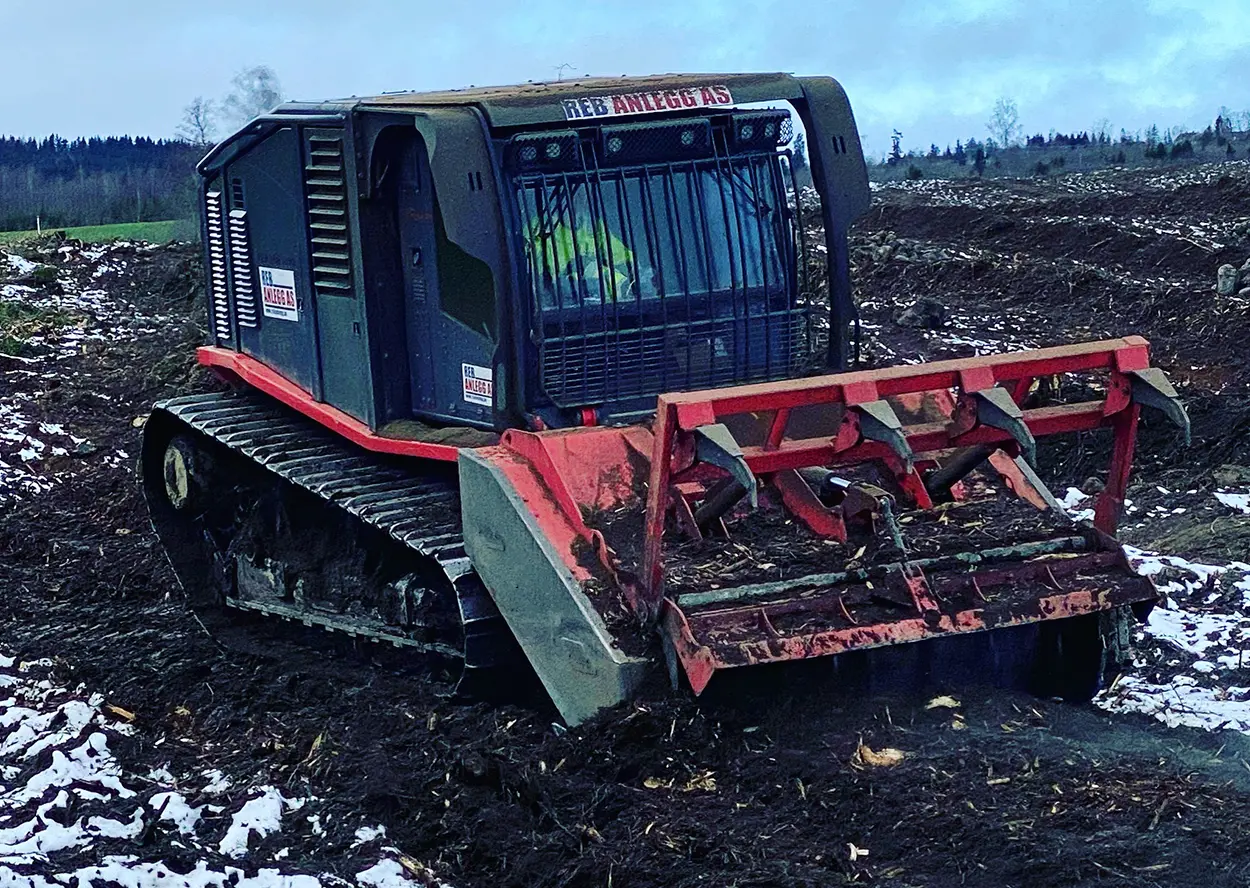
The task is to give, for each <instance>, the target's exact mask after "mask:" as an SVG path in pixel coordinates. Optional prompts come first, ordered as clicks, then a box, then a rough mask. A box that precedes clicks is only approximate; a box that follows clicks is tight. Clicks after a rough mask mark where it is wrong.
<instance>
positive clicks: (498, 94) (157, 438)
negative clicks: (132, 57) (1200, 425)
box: [142, 74, 1188, 723]
mask: <svg viewBox="0 0 1250 888" xmlns="http://www.w3.org/2000/svg"><path fill="white" fill-rule="evenodd" d="M799 134H801V135H802V136H803V142H804V143H805V146H806V150H805V151H797V150H796V144H797V143H798V138H797V137H798V135H799ZM199 172H200V175H201V190H200V201H201V209H202V234H203V244H204V253H205V262H206V269H207V291H208V310H209V328H210V335H211V343H210V344H208V345H206V346H204V347H203V348H201V349H199V352H198V359H199V361H200V363H201V364H203V365H205V366H207V367H209V368H211V369H212V370H213V371H214V372H215V373H216V374H217V375H218V376H220V377H221V378H222V379H223V380H225V381H227V382H228V383H230V385H229V386H228V387H226V386H223V387H221V388H223V389H225V390H222V391H215V392H211V393H207V394H198V395H190V396H186V397H179V398H175V399H173V400H170V401H166V402H164V403H161V404H158V405H157V406H156V408H155V410H154V412H153V414H152V416H151V417H150V419H149V421H148V423H147V425H146V427H145V439H144V449H143V457H142V459H143V474H144V483H145V489H146V495H147V499H148V502H149V507H150V510H151V514H152V518H153V522H154V525H155V526H156V528H157V530H158V532H159V534H160V535H161V537H162V541H163V543H164V545H165V548H166V550H167V552H168V554H169V557H170V560H171V561H172V563H173V565H174V567H175V570H176V572H177V574H178V577H179V579H180V581H181V583H182V585H183V586H184V588H185V590H186V592H187V595H188V597H189V599H190V600H191V602H192V603H193V604H194V605H195V606H196V607H205V608H232V609H236V610H241V611H251V612H257V613H260V614H265V615H270V616H271V617H277V618H283V619H287V620H291V621H298V622H300V623H303V624H306V625H310V626H314V627H321V628H324V629H327V630H338V631H341V632H345V633H348V634H349V635H351V636H354V637H356V638H357V639H361V640H364V641H368V642H376V643H379V644H382V643H385V644H389V645H394V646H398V647H400V648H406V649H410V650H412V651H414V652H419V653H423V654H433V655H437V656H438V657H441V658H443V659H445V660H447V661H449V662H453V663H455V664H457V666H456V668H457V669H458V670H459V673H460V674H461V678H460V682H461V684H462V685H463V686H465V687H466V688H468V687H470V686H477V687H488V686H490V685H491V683H492V682H495V681H497V680H500V679H501V677H506V676H507V675H508V674H509V673H511V672H515V671H516V670H517V668H518V662H519V661H518V659H517V658H518V657H521V658H524V660H525V661H528V663H529V665H530V666H531V667H532V669H533V672H534V673H535V674H536V675H537V676H538V678H539V679H540V680H541V682H542V685H543V687H544V688H545V689H546V691H547V693H548V694H549V695H550V697H551V700H552V701H553V702H554V704H555V706H556V707H557V708H558V710H559V712H560V714H561V716H562V717H563V718H564V719H565V720H566V721H567V722H569V723H578V722H581V721H583V720H585V719H587V718H589V717H591V716H593V715H594V714H595V713H596V712H599V711H601V710H602V709H604V708H606V707H610V706H613V705H615V704H618V703H620V702H621V701H623V700H626V699H628V698H629V697H630V696H631V694H632V693H634V692H635V691H636V689H637V688H638V687H639V686H640V683H641V682H643V681H644V679H645V677H646V676H647V673H648V671H649V670H653V669H657V670H662V669H664V668H665V665H667V669H668V672H669V674H670V677H671V678H672V679H673V681H674V682H675V683H685V684H687V685H688V686H689V688H690V689H692V690H693V692H694V693H696V694H698V693H701V692H702V691H703V690H704V689H705V688H706V687H707V685H708V683H709V682H710V681H711V680H713V678H714V677H715V676H717V675H718V674H720V673H722V672H725V671H727V670H740V669H742V667H748V666H755V665H761V664H770V663H783V662H787V661H795V660H807V659H811V658H822V657H823V658H832V661H829V662H831V663H834V664H836V663H837V662H839V661H840V660H842V659H843V658H845V657H846V656H848V655H849V656H852V657H854V656H859V654H858V652H861V651H868V650H870V649H876V648H886V647H889V646H901V645H908V644H912V643H921V644H931V643H934V642H940V640H941V639H953V638H971V637H976V638H980V639H989V640H993V641H994V643H995V644H997V645H998V646H999V647H1000V648H1001V647H1003V646H1006V647H1009V648H1011V649H1012V651H1013V653H1014V654H1016V655H1018V657H1019V656H1023V657H1024V658H1025V659H1027V661H1028V663H1029V670H1028V671H1029V674H1030V676H1031V680H1032V681H1033V682H1034V684H1035V686H1036V687H1037V688H1039V689H1040V690H1042V692H1044V693H1054V694H1058V695H1061V696H1068V697H1077V698H1079V697H1088V696H1090V695H1092V694H1093V693H1095V692H1096V690H1097V689H1098V688H1099V686H1100V683H1101V682H1102V681H1103V680H1104V678H1105V676H1106V675H1107V674H1109V671H1110V670H1112V669H1114V667H1115V666H1116V664H1117V662H1118V661H1119V660H1120V659H1121V658H1122V657H1123V655H1124V647H1125V643H1126V635H1127V625H1128V620H1129V619H1130V618H1131V616H1132V614H1133V613H1134V611H1135V612H1136V613H1137V615H1138V616H1141V614H1142V613H1144V612H1145V611H1147V610H1148V609H1149V607H1150V606H1151V604H1152V603H1153V602H1154V600H1155V592H1154V590H1153V588H1152V587H1151V585H1150V583H1149V582H1148V581H1147V580H1145V579H1142V578H1139V577H1137V576H1135V575H1134V574H1133V572H1132V571H1131V570H1130V568H1129V565H1128V562H1127V560H1126V557H1125V553H1124V551H1123V549H1122V547H1121V546H1120V545H1119V544H1118V543H1117V542H1116V540H1115V539H1114V537H1113V534H1114V532H1115V528H1116V522H1117V519H1118V517H1119V516H1120V513H1121V511H1122V509H1123V506H1124V495H1125V488H1126V485H1127V483H1128V479H1129V472H1130V467H1131V463H1132V457H1133V448H1134V442H1135V436H1136V432H1137V424H1138V417H1139V413H1140V411H1141V409H1142V408H1143V407H1144V408H1148V409H1151V410H1157V411H1161V412H1162V413H1163V414H1164V415H1166V416H1167V417H1169V418H1171V419H1172V420H1173V421H1175V422H1176V423H1177V424H1179V425H1180V426H1182V427H1183V428H1184V429H1186V431H1187V429H1188V420H1187V418H1186V415H1185V412H1184V410H1183V408H1182V407H1181V405H1180V404H1179V402H1178V400H1177V397H1176V392H1175V390H1174V389H1173V388H1172V386H1171V385H1170V384H1169V383H1168V382H1167V380H1166V379H1165V378H1164V376H1163V374H1162V373H1161V372H1160V371H1159V370H1158V369H1156V368H1153V367H1152V366H1151V364H1150V351H1149V346H1148V344H1147V343H1146V342H1145V340H1143V339H1140V338H1136V337H1128V338H1122V339H1114V340H1110V341H1103V342H1091V343H1085V344H1079V345H1068V346H1062V347H1055V348H1043V349H1037V350H1031V351H1021V352H1014V353H1006V354H998V355H991V356H980V357H970V358H965V359H958V360H948V361H940V362H928V363H915V364H908V365H901V366H890V367H884V368H877V369H862V368H861V367H860V366H859V361H858V330H859V325H858V321H857V314H856V307H855V305H854V302H853V300H852V291H851V280H850V272H849V261H848V228H849V226H850V225H851V224H852V223H853V222H854V221H855V220H856V218H857V217H859V216H861V215H862V214H863V213H864V212H865V211H866V210H867V209H868V207H869V204H870V199H871V198H870V190H869V186H868V179H867V173H866V167H865V162H864V156H863V151H862V149H861V146H860V139H859V134H858V132H857V129H856V125H855V121H854V118H853V116H852V113H851V108H850V105H849V103H848V101H847V97H846V94H845V92H844V91H843V90H842V88H841V87H840V86H839V85H838V83H837V82H835V81H834V80H832V79H830V78H825V77H793V76H790V75H786V74H739V75H724V74H718V75H690V76H676V75H666V76H659V77H644V78H618V79H581V80H576V81H568V82H561V83H547V84H527V85H524V86H515V87H503V88H485V89H468V90H462V91H447V92H427V93H413V92H404V93H394V94H386V95H381V96H377V97H373V98H353V99H350V100H343V101H331V102H324V103H317V104H300V103H288V104H284V105H282V106H280V107H279V108H277V109H276V110H274V111H273V112H272V113H270V114H267V115H265V116H262V117H260V118H257V119H256V120H253V121H252V122H251V123H249V124H248V125H247V126H245V127H244V128H243V129H242V130H241V131H239V132H238V133H236V134H235V135H233V136H231V137H230V138H228V139H227V140H225V141H224V142H222V143H221V144H219V145H217V146H216V147H214V148H213V149H212V151H211V152H210V153H209V155H208V156H207V157H205V158H204V160H203V161H202V162H201V164H200V165H199ZM1065 393H1066V394H1068V395H1070V397H1065ZM1099 429H1104V430H1106V434H1107V435H1108V437H1109V447H1108V448H1107V450H1108V451H1109V453H1110V466H1109V468H1108V470H1107V473H1106V476H1105V481H1104V486H1103V489H1102V490H1101V492H1100V493H1099V494H1098V495H1097V504H1096V507H1095V509H1094V510H1093V517H1092V520H1074V519H1073V518H1071V517H1069V515H1068V513H1067V512H1066V511H1065V510H1064V508H1063V507H1062V505H1061V504H1060V503H1059V502H1057V501H1056V499H1055V497H1054V496H1053V495H1052V494H1051V492H1050V491H1049V490H1048V489H1047V487H1046V484H1045V483H1043V481H1042V480H1041V478H1040V477H1039V475H1038V473H1037V471H1036V470H1035V466H1034V461H1035V458H1036V451H1037V440H1038V439H1039V438H1042V437H1043V436H1048V435H1056V434H1060V433H1075V432H1092V431H1094V430H1099ZM835 672H836V670H831V672H830V675H831V676H833V675H835ZM830 680H831V681H832V680H836V679H834V678H831V679H830Z"/></svg>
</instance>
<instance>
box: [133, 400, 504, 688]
mask: <svg viewBox="0 0 1250 888" xmlns="http://www.w3.org/2000/svg"><path fill="white" fill-rule="evenodd" d="M156 409H157V410H161V411H164V412H166V413H168V414H170V415H171V416H173V417H175V418H176V419H178V420H180V421H181V422H183V423H185V424H186V425H187V426H189V427H191V428H193V429H195V430H196V431H198V432H200V433H201V434H203V435H206V436H208V437H210V438H212V439H213V440H215V441H217V442H218V443H220V444H222V445H224V446H225V447H228V448H229V449H231V450H233V451H235V452H236V453H238V454H240V455H241V456H243V457H245V458H246V459H247V460H248V461H250V462H252V463H253V464H255V465H258V466H261V467H263V468H265V469H266V470H268V471H270V472H273V473H274V474H275V475H277V476H279V477H281V478H283V479H284V480H286V481H289V482H291V483H292V484H295V485H298V486H299V487H302V488H303V489H305V490H307V491H309V492H310V493H312V494H314V495H315V496H317V497H319V498H320V499H322V500H324V501H325V502H327V503H330V504H332V505H335V506H337V507H339V508H341V509H344V510H345V511H347V512H348V513H349V514H351V515H353V516H355V517H356V518H357V519H359V520H360V521H363V522H365V523H366V524H369V525H371V526H373V527H375V528H377V529H379V530H381V531H384V532H385V533H386V534H388V535H389V536H390V537H392V538H393V539H395V540H397V541H398V542H400V543H402V544H403V545H405V546H407V547H408V548H409V549H412V550H413V551H414V552H417V553H419V554H420V555H422V556H424V557H426V558H428V559H430V560H432V561H434V562H435V563H437V564H438V565H439V566H440V567H441V568H442V570H443V573H444V575H445V576H446V578H447V582H448V584H449V585H450V586H451V588H452V589H453V590H454V591H455V594H456V599H457V603H458V606H459V608H460V616H461V619H462V621H463V624H464V650H463V651H457V650H454V649H451V648H449V647H447V646H446V645H441V644H434V645H430V644H424V643H421V642H418V641H415V640H414V639H411V638H408V637H406V636H404V635H402V634H399V633H397V632H394V631H391V632H388V631H387V629H388V628H389V627H385V626H379V625H356V624H352V623H351V622H350V621H349V620H347V619H342V620H340V619H335V618H329V617H324V616H322V615H319V614H316V613H308V612H302V611H300V612H293V613H292V612H287V611H285V610H284V609H275V608H270V607H266V606H264V605H258V604H257V603H254V602H241V601H237V600H235V599H230V603H231V604H232V605H233V606H236V607H244V608H247V609H253V610H262V611H265V612H269V613H276V614H278V615H279V616H284V617H289V618H291V619H297V620H301V621H303V622H305V623H311V624H316V625H320V626H323V627H325V628H327V629H330V630H337V631H342V632H346V633H347V634H350V635H365V636H370V637H374V638H377V639H380V640H385V641H389V642H391V643H393V644H396V645H402V646H409V647H416V648H420V649H424V650H430V651H433V652H436V653H442V654H453V655H456V656H463V658H464V669H465V671H466V673H468V672H469V671H471V670H479V669H489V668H492V667H494V666H497V665H502V664H503V663H505V662H506V660H507V655H508V650H509V648H510V647H511V644H512V641H511V633H510V631H509V630H508V627H507V624H506V623H504V620H503V618H502V617H501V616H500V614H499V611H498V609H497V608H496V607H495V604H494V601H493V600H492V599H491V597H490V593H489V592H487V590H486V587H485V586H483V585H482V581H481V580H480V579H479V578H478V576H477V573H476V572H475V571H474V570H473V565H472V563H471V562H470V560H469V558H468V556H467V555H466V554H465V551H464V536H463V531H462V529H461V524H460V491H459V488H458V485H457V484H456V483H455V482H454V481H453V480H447V479H444V478H439V477H430V476H422V474H421V473H420V471H419V465H420V464H419V463H415V462H413V463H410V464H409V465H403V464H402V463H397V462H392V461H387V458H386V457H381V456H379V455H377V454H373V453H370V452H369V451H367V450H365V449H363V448H361V447H358V446H356V445H355V444H352V443H351V442H350V441H345V440H344V439H342V438H340V437H338V436H337V435H334V434H333V433H331V432H329V431H327V430H326V429H324V428H323V427H322V426H320V425H318V424H317V423H315V422H313V421H312V420H310V419H308V418H307V417H304V416H302V415H301V414H299V413H296V412H295V411H293V410H289V409H287V408H286V407H284V406H282V405H280V404H276V403H274V402H273V401H271V400H269V399H267V398H265V397H264V396H263V395H257V394H254V393H247V392H225V393H212V394H204V395H190V396H186V397H181V398H174V399H171V400H168V401H163V402H161V403H159V404H157V405H156ZM410 466H411V467H410Z"/></svg>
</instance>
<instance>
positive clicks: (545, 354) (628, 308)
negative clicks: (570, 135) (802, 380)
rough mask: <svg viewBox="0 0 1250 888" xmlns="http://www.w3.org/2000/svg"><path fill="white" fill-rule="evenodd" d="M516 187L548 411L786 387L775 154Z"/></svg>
mask: <svg viewBox="0 0 1250 888" xmlns="http://www.w3.org/2000/svg"><path fill="white" fill-rule="evenodd" d="M589 153H590V152H589V151H588V152H587V154H589ZM588 159H589V158H588ZM514 181H515V184H516V199H517V205H518V206H517V209H518V213H519V216H520V220H521V230H522V236H523V238H524V241H525V254H526V264H527V268H528V272H529V285H530V294H531V298H532V305H533V311H534V324H535V333H536V340H537V344H538V348H539V362H540V371H541V379H542V386H543V389H544V391H545V392H546V394H547V396H548V397H550V398H551V400H552V401H553V402H554V403H555V404H557V405H559V406H561V407H575V406H581V405H586V404H596V403H604V402H622V401H628V400H629V399H631V398H639V397H642V396H648V395H653V394H658V393H660V392H664V391H671V390H678V389H696V388H710V387H715V386H722V385H731V384H736V383H744V382H754V381H762V380H769V379H782V378H788V377H790V376H792V375H794V369H795V367H796V366H797V365H798V364H800V363H801V362H802V361H803V359H804V358H805V357H806V342H807V326H806V315H805V312H804V311H803V310H802V309H800V308H798V307H797V306H796V298H795V293H796V289H797V284H796V257H795V252H796V244H795V235H794V231H793V228H792V215H791V209H790V207H789V206H788V204H787V189H786V187H785V185H786V180H785V178H784V176H783V171H782V167H781V163H780V161H779V156H778V154H777V153H776V152H775V151H767V152H757V153H753V154H739V155H733V156H718V157H710V158H707V159H706V160H695V161H687V162H682V163H666V164H646V165H636V166H623V167H611V168H600V169H589V170H585V169H583V170H576V171H568V172H542V173H532V174H527V175H521V176H518V177H516V179H515V180H514Z"/></svg>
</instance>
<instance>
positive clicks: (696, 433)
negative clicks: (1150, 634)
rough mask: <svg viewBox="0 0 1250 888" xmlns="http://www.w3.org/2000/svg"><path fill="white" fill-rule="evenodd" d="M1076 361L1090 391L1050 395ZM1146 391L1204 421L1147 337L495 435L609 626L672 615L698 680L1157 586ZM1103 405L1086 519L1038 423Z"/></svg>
mask: <svg viewBox="0 0 1250 888" xmlns="http://www.w3.org/2000/svg"><path fill="white" fill-rule="evenodd" d="M1055 380H1062V381H1063V385H1062V386H1061V387H1067V388H1076V389H1078V390H1079V391H1080V393H1081V395H1082V397H1083V398H1084V399H1083V400H1078V401H1075V402H1072V403H1054V402H1053V399H1051V398H1045V399H1044V398H1042V397H1041V393H1042V390H1043V389H1045V390H1047V391H1050V390H1051V389H1053V388H1054V385H1053V382H1054V381H1055ZM1043 401H1045V402H1046V403H1043ZM1142 407H1148V408H1151V409H1158V410H1161V411H1162V412H1163V413H1164V414H1165V415H1166V416H1168V417H1169V418H1171V419H1172V420H1173V421H1175V422H1177V423H1178V424H1179V425H1181V426H1182V428H1184V429H1185V430H1186V431H1187V427H1188V420H1187V418H1186V416H1185V413H1184V410H1183V408H1182V407H1181V406H1180V404H1179V402H1178V400H1177V397H1176V392H1175V391H1174V390H1173V389H1172V387H1171V385H1170V384H1169V383H1168V382H1167V380H1166V379H1165V378H1164V377H1163V375H1162V373H1160V372H1159V371H1158V370H1157V369H1154V368H1152V367H1150V366H1149V351H1148V346H1147V343H1146V341H1145V340H1143V339H1140V338H1138V337H1129V338H1125V339H1116V340H1109V341H1105V342H1096V343H1086V344H1082V345H1075V346H1065V347H1061V348H1049V349H1038V350H1033V351H1026V352H1018V353H1014V354H1004V355H995V356H988V357H976V358H968V359H961V360H954V361H943V362H935V363H927V364H916V365H910V366H895V367H888V368H884V369H880V370H872V371H859V372H852V373H842V374H836V375H829V376H821V377H812V378H808V379H800V380H793V381H789V382H779V383H767V384H762V385H754V386H741V387H736V388H726V389H714V390H708V391H701V392H686V393H679V394H669V395H663V396H661V397H660V399H659V404H658V409H657V413H656V418H655V421H654V424H653V426H652V428H651V429H650V430H649V431H648V430H646V429H641V428H628V429H615V428H585V429H569V430H561V431H558V432H544V433H527V432H509V433H506V434H505V435H504V438H503V441H502V444H501V447H500V448H498V451H499V455H498V456H497V457H488V458H490V459H498V460H499V461H500V465H504V464H505V463H506V464H507V465H508V466H509V468H508V470H507V471H509V472H511V473H512V475H513V482H514V484H516V485H519V487H518V489H520V488H524V489H525V491H527V492H524V493H523V494H522V499H523V500H524V502H525V506H526V507H527V509H528V510H529V511H530V513H531V514H532V515H533V516H534V519H535V520H534V522H533V525H534V528H535V532H536V533H540V534H541V535H543V536H544V537H545V538H546V539H547V540H548V541H549V543H550V544H551V549H550V551H552V552H554V553H556V554H557V555H558V556H559V558H560V560H561V562H562V564H561V569H562V570H567V571H568V572H569V574H570V575H571V576H572V577H574V578H575V582H576V583H579V584H581V588H582V590H583V591H585V590H593V592H592V594H587V595H586V598H587V600H588V601H590V602H591V603H592V604H593V606H594V608H595V609H596V611H597V612H598V614H599V616H600V617H601V618H603V621H604V622H603V625H605V626H609V625H610V626H612V631H613V632H614V633H616V634H617V635H618V636H619V635H620V633H621V624H622V619H621V616H622V614H626V615H630V614H632V616H633V618H634V619H635V620H636V622H637V623H641V624H642V625H643V626H651V627H655V628H656V629H657V630H658V631H659V632H660V635H661V638H662V639H663V642H664V644H665V646H666V647H667V649H668V652H669V654H670V658H671V660H672V661H674V662H675V663H679V664H680V666H681V668H682V669H683V670H684V672H685V674H686V676H687V678H688V679H689V682H690V685H691V687H692V688H693V689H694V690H695V692H696V693H697V692H700V691H702V690H703V688H704V687H706V685H707V683H708V682H709V681H710V679H711V678H712V676H713V675H714V674H715V673H716V672H717V671H719V670H723V669H729V668H736V667H739V666H743V665H752V664H760V663H770V662H779V661H786V660H795V659H806V658H810V657H818V656H827V655H834V654H839V653H843V652H846V651H852V650H858V649H865V648H872V647H880V646H883V645H891V644H899V643H905V642H912V641H919V640H922V639H927V638H933V637H938V636H944V635H954V634H959V633H969V632H976V631H982V630H989V629H995V628H999V627H1006V626H1015V625H1021V624H1026V623H1038V622H1041V621H1046V620H1054V619H1062V618H1065V617H1073V616H1078V615H1082V614H1089V613H1094V612H1098V611H1102V610H1108V609H1111V608H1116V607H1120V606H1123V605H1129V604H1140V603H1149V602H1152V601H1153V600H1154V599H1155V592H1154V590H1153V588H1152V587H1151V585H1150V583H1149V582H1148V581H1147V580H1145V579H1142V578H1140V577H1137V576H1135V575H1133V573H1132V571H1131V570H1130V569H1129V566H1128V563H1127V561H1126V559H1125V556H1124V552H1123V550H1122V549H1121V547H1120V546H1119V545H1118V544H1117V543H1116V541H1115V540H1114V538H1113V536H1112V535H1113V534H1114V532H1115V525H1116V521H1117V519H1118V517H1119V515H1120V512H1121V510H1122V508H1123V503H1124V492H1125V487H1126V485H1127V483H1128V477H1129V471H1130V468H1131V463H1132V455H1133V446H1134V440H1135V436H1136V430H1137V421H1138V416H1139V413H1140V410H1141V408H1142ZM1102 428H1106V429H1109V430H1110V432H1111V437H1112V440H1111V447H1110V465H1109V467H1108V471H1107V477H1106V481H1105V484H1104V486H1103V489H1102V490H1101V492H1100V493H1099V494H1098V498H1097V504H1096V507H1095V509H1094V517H1093V520H1092V522H1081V523H1076V522H1074V521H1073V520H1072V519H1071V518H1069V517H1068V515H1067V513H1066V512H1065V511H1064V509H1063V508H1062V507H1061V506H1060V504H1059V503H1058V502H1057V501H1056V500H1055V498H1054V496H1053V495H1052V494H1051V493H1050V491H1049V490H1047V488H1046V486H1045V484H1043V483H1042V481H1041V480H1040V479H1039V477H1038V476H1037V474H1036V473H1035V471H1034V468H1033V461H1034V459H1035V454H1036V447H1037V441H1038V439H1040V438H1042V437H1044V436H1048V435H1056V434H1062V433H1070V432H1082V431H1093V430H1096V429H1102ZM479 453H482V451H479ZM487 453H489V451H488V452H487ZM486 579H487V583H488V585H490V579H489V577H486ZM492 591H494V587H493V586H492ZM496 597H498V595H497V596H496ZM501 609H502V610H503V611H504V614H505V617H507V615H508V608H507V607H505V606H504V604H502V603H501ZM524 644H525V641H524V639H522V645H523V646H524Z"/></svg>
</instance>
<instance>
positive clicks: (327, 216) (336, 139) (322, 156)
mask: <svg viewBox="0 0 1250 888" xmlns="http://www.w3.org/2000/svg"><path fill="white" fill-rule="evenodd" d="M304 191H305V194H306V196H307V198H308V240H309V247H310V248H311V253H312V270H313V274H312V277H313V289H314V290H316V292H317V295H319V296H350V295H351V294H352V257H351V244H350V236H349V230H348V218H347V179H346V172H345V169H344V165H343V139H342V137H341V136H339V135H334V136H329V135H309V137H308V164H307V165H306V166H305V167H304Z"/></svg>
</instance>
